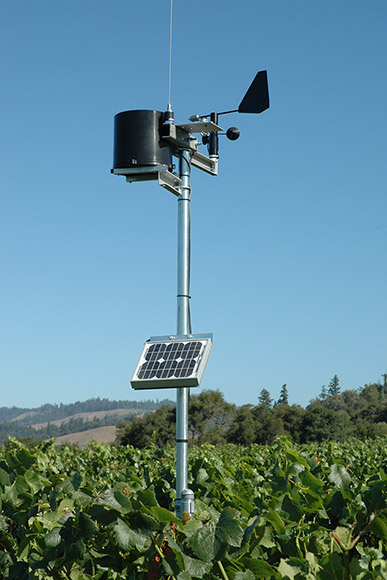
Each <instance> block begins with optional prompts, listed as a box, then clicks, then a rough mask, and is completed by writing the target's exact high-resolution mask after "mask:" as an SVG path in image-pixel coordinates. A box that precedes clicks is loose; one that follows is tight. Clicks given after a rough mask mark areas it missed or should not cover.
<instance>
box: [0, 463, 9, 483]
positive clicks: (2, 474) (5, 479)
mask: <svg viewBox="0 0 387 580" xmlns="http://www.w3.org/2000/svg"><path fill="white" fill-rule="evenodd" d="M0 484H1V485H3V486H6V485H10V484H11V480H10V477H9V473H7V472H6V471H4V469H2V468H1V467H0Z"/></svg>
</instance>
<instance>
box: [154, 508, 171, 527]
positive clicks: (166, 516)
mask: <svg viewBox="0 0 387 580" xmlns="http://www.w3.org/2000/svg"><path fill="white" fill-rule="evenodd" d="M150 512H151V514H152V516H153V517H155V518H156V520H157V521H158V522H162V523H168V522H174V521H175V520H176V515H175V514H174V513H172V512H170V511H169V510H166V509H165V508H163V507H160V506H153V507H151V508H150Z"/></svg>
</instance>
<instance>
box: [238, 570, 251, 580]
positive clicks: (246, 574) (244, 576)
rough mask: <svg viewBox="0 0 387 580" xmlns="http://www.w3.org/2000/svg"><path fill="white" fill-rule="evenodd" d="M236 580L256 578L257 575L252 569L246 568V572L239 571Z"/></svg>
mask: <svg viewBox="0 0 387 580" xmlns="http://www.w3.org/2000/svg"><path fill="white" fill-rule="evenodd" d="M234 580H255V576H254V574H253V573H252V571H251V570H246V572H237V573H236V574H235V577H234Z"/></svg>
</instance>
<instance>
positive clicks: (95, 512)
mask: <svg viewBox="0 0 387 580" xmlns="http://www.w3.org/2000/svg"><path fill="white" fill-rule="evenodd" d="M89 514H90V516H91V518H92V519H93V520H95V521H97V522H98V523H99V524H102V525H104V526H107V525H108V524H111V523H113V522H115V521H116V520H117V519H118V518H119V516H120V513H119V512H118V511H117V510H113V509H109V508H107V507H105V506H103V505H98V504H97V505H93V506H91V507H90V509H89Z"/></svg>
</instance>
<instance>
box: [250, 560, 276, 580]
mask: <svg viewBox="0 0 387 580" xmlns="http://www.w3.org/2000/svg"><path fill="white" fill-rule="evenodd" d="M241 563H242V564H243V565H244V566H245V568H248V570H251V572H253V573H254V575H255V577H256V578H265V577H266V576H267V577H269V578H277V577H278V574H277V572H276V571H275V569H274V568H273V567H272V566H270V564H268V563H267V562H265V560H260V559H258V558H243V559H242V560H241Z"/></svg>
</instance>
